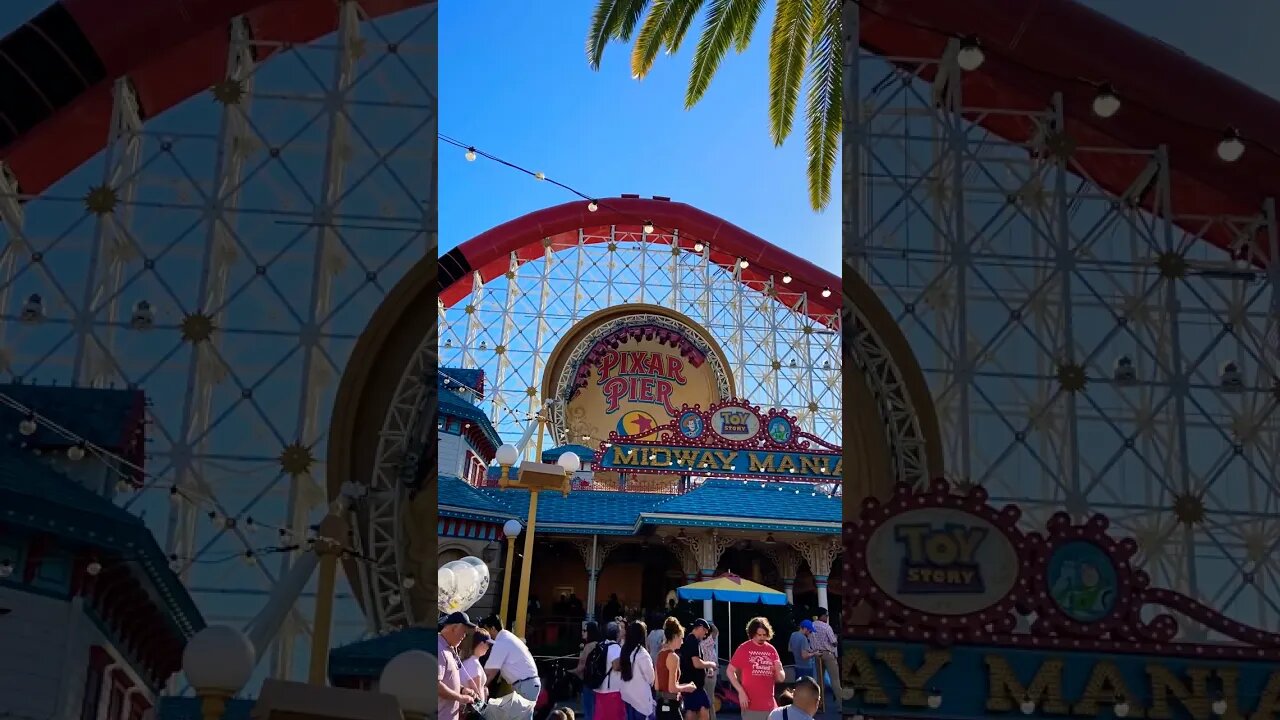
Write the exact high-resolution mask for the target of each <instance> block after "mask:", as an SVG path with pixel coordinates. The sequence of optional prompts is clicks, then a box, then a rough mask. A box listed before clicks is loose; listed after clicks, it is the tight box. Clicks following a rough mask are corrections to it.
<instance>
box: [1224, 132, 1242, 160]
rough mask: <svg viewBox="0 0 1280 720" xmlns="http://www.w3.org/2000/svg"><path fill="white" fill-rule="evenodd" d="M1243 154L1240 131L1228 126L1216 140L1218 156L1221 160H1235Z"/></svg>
mask: <svg viewBox="0 0 1280 720" xmlns="http://www.w3.org/2000/svg"><path fill="white" fill-rule="evenodd" d="M1242 155H1244V140H1241V139H1240V131H1239V130H1237V129H1235V128H1233V127H1229V128H1227V129H1226V132H1224V133H1223V134H1222V139H1221V140H1219V141H1218V157H1219V158H1221V159H1222V161H1223V162H1235V161H1237V160H1239V159H1240V156H1242Z"/></svg>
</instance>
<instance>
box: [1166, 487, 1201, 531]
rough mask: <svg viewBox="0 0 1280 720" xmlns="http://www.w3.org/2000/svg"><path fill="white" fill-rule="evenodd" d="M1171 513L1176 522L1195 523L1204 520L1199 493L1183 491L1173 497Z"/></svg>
mask: <svg viewBox="0 0 1280 720" xmlns="http://www.w3.org/2000/svg"><path fill="white" fill-rule="evenodd" d="M1173 515H1174V517H1176V518H1178V522H1180V523H1183V524H1185V525H1195V524H1197V523H1202V522H1204V516H1205V509H1204V500H1202V499H1201V498H1200V496H1199V495H1194V494H1192V493H1183V494H1181V495H1179V496H1177V497H1176V498H1174V499H1173Z"/></svg>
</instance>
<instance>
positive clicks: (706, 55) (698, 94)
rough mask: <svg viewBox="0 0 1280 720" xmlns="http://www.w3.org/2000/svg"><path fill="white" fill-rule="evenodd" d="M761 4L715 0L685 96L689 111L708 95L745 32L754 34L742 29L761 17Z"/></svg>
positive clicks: (735, 0)
mask: <svg viewBox="0 0 1280 720" xmlns="http://www.w3.org/2000/svg"><path fill="white" fill-rule="evenodd" d="M761 2H763V0H712V2H711V10H710V12H708V13H707V22H706V24H704V25H703V27H702V36H701V37H699V38H698V47H697V49H696V50H694V53H693V69H692V70H691V71H689V87H688V89H686V90H685V96H684V106H685V108H691V107H693V106H694V105H696V104H697V103H698V101H699V100H701V99H702V96H703V95H704V94H706V92H707V88H708V87H710V86H711V78H713V77H715V74H716V70H717V69H718V68H719V67H720V61H721V60H723V59H724V56H725V54H726V53H727V52H729V47H730V46H731V45H733V43H734V40H735V39H736V38H737V37H739V36H740V35H742V33H743V32H746V33H747V34H748V35H750V34H751V30H750V29H747V30H745V31H744V30H743V28H742V26H743V25H744V24H746V23H748V22H750V21H751V18H752V17H758V16H759V13H760V11H759V8H758V7H756V6H758V5H759V4H760V3H761Z"/></svg>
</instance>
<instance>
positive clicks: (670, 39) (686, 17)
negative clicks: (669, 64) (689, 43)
mask: <svg viewBox="0 0 1280 720" xmlns="http://www.w3.org/2000/svg"><path fill="white" fill-rule="evenodd" d="M700 9H702V0H690V1H688V2H682V3H681V7H680V11H679V13H678V17H677V18H676V19H675V22H673V23H672V25H671V30H670V32H668V33H667V35H666V37H664V38H662V44H663V45H666V46H667V50H668V51H669V52H670V53H671V54H672V55H675V54H676V53H678V52H680V45H681V44H682V43H684V38H685V36H686V35H688V34H689V28H690V27H692V26H693V19H694V18H695V17H697V15H698V10H700Z"/></svg>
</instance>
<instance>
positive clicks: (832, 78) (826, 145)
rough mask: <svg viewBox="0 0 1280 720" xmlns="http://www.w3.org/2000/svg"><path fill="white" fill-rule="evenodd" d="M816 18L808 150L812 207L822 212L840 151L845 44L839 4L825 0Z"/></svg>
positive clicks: (828, 196)
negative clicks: (841, 28)
mask: <svg viewBox="0 0 1280 720" xmlns="http://www.w3.org/2000/svg"><path fill="white" fill-rule="evenodd" d="M818 13H819V14H818V15H816V16H815V17H814V23H813V26H814V37H813V48H812V51H811V52H810V54H809V97H808V102H807V104H806V108H805V115H806V118H807V121H808V128H807V130H808V131H807V133H806V138H805V140H806V148H807V149H808V151H809V168H808V169H809V204H810V205H811V206H812V207H813V209H814V210H821V209H823V208H825V207H826V206H827V204H828V203H830V202H831V176H832V173H833V172H834V171H835V165H836V155H837V154H838V153H839V149H840V120H841V111H842V101H843V90H844V87H843V85H842V82H843V76H842V71H843V62H844V42H843V38H842V37H841V35H840V0H822V3H821V6H820V7H819V8H818Z"/></svg>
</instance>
